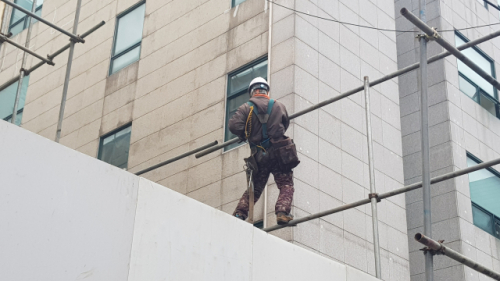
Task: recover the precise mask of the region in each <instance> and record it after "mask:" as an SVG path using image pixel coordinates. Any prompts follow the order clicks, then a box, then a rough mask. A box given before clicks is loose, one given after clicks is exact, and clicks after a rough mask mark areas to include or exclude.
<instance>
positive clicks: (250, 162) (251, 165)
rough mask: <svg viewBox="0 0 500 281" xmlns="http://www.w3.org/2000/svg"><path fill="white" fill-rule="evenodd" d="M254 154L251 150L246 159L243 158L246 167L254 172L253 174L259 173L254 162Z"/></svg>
mask: <svg viewBox="0 0 500 281" xmlns="http://www.w3.org/2000/svg"><path fill="white" fill-rule="evenodd" d="M255 154H257V153H256V152H254V151H253V150H252V152H251V154H250V156H249V157H248V158H243V160H244V161H245V163H246V164H247V167H248V168H249V169H251V170H252V171H253V172H254V174H255V173H257V172H258V171H259V166H258V165H257V161H256V160H255Z"/></svg>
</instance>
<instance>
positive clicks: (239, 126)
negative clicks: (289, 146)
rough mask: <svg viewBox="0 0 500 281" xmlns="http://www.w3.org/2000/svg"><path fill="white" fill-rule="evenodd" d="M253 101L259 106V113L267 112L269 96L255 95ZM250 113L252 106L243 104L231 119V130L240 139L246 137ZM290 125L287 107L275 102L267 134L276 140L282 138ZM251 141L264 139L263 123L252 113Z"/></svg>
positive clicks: (268, 122)
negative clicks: (246, 126)
mask: <svg viewBox="0 0 500 281" xmlns="http://www.w3.org/2000/svg"><path fill="white" fill-rule="evenodd" d="M250 101H251V102H253V103H254V104H255V106H257V109H258V110H259V114H266V113H267V105H268V104H269V99H268V97H265V96H262V95H254V96H253V97H252V98H251V99H250ZM249 113H250V106H249V105H248V104H247V103H244V104H242V105H241V106H240V107H239V108H238V110H237V111H236V113H235V114H234V115H233V117H231V119H230V120H229V130H230V131H231V132H232V133H233V134H235V135H236V136H238V137H239V138H240V139H245V125H246V122H247V117H248V114H249ZM288 125H290V120H289V119H288V113H287V111H286V107H285V106H284V105H283V104H282V103H281V102H279V101H276V100H275V102H274V106H273V110H272V111H271V115H270V116H269V120H268V121H267V135H268V137H269V138H271V139H274V140H280V139H282V138H283V136H284V135H285V131H286V130H287V129H288ZM249 140H250V142H252V143H254V144H259V143H260V142H262V141H263V139H262V124H260V122H259V119H258V118H257V115H256V114H255V109H254V112H253V113H252V131H251V133H250V138H249Z"/></svg>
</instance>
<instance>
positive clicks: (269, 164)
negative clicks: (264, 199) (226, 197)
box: [234, 160, 294, 218]
mask: <svg viewBox="0 0 500 281" xmlns="http://www.w3.org/2000/svg"><path fill="white" fill-rule="evenodd" d="M258 164H259V171H258V172H257V173H254V174H253V175H252V180H253V185H254V202H257V201H258V200H259V197H260V195H261V194H262V191H263V190H264V188H265V187H266V183H267V180H268V179H269V175H270V174H271V173H272V174H273V176H274V181H275V182H276V185H277V186H278V189H279V190H280V194H279V196H278V201H277V202H276V206H275V209H274V211H275V213H278V212H284V213H286V214H290V210H291V207H292V200H293V192H294V188H293V172H292V171H291V170H290V171H289V172H282V171H280V170H279V169H278V163H276V161H273V160H269V161H266V162H260V163H258ZM249 203H250V200H249V196H248V190H247V191H245V193H243V196H242V197H241V199H240V201H239V203H238V206H236V210H235V211H234V213H236V212H238V213H240V214H242V215H244V216H245V218H246V217H248V209H249Z"/></svg>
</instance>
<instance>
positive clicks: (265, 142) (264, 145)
mask: <svg viewBox="0 0 500 281" xmlns="http://www.w3.org/2000/svg"><path fill="white" fill-rule="evenodd" d="M247 104H248V105H249V106H250V113H249V114H248V118H247V122H246V124H245V137H246V138H247V140H248V139H249V137H250V134H251V132H252V115H253V112H254V111H255V114H256V115H257V118H258V119H259V122H260V123H261V124H262V141H261V142H260V143H259V144H254V143H252V142H250V140H248V143H249V144H250V147H258V148H260V149H262V150H263V151H264V152H265V151H266V149H268V148H269V147H271V142H270V141H269V140H270V139H269V136H268V135H267V121H268V120H269V116H271V111H272V110H273V106H274V100H273V99H271V100H269V104H268V105H267V113H266V114H259V110H258V109H257V106H256V105H255V104H254V103H253V102H251V101H249V102H247Z"/></svg>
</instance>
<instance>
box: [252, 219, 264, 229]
mask: <svg viewBox="0 0 500 281" xmlns="http://www.w3.org/2000/svg"><path fill="white" fill-rule="evenodd" d="M253 226H254V227H257V228H258V229H263V228H264V221H257V222H254V223H253Z"/></svg>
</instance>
